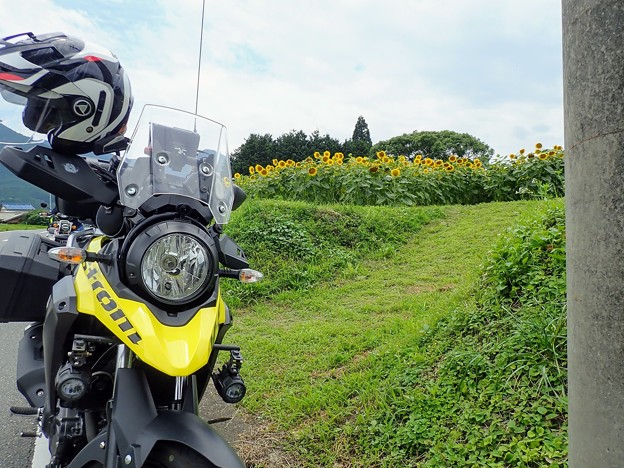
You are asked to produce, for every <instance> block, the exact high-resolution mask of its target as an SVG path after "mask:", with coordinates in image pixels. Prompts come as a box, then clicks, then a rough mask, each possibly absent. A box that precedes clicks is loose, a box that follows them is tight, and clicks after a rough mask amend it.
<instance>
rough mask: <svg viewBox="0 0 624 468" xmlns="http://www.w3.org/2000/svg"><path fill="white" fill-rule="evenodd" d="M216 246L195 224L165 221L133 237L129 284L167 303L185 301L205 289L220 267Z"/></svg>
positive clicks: (127, 258)
mask: <svg viewBox="0 0 624 468" xmlns="http://www.w3.org/2000/svg"><path fill="white" fill-rule="evenodd" d="M216 259H217V254H216V247H215V245H214V242H213V241H212V239H211V238H210V237H209V236H208V234H207V233H206V232H205V231H204V230H202V229H201V228H199V227H198V226H195V225H193V224H189V223H183V222H179V221H165V222H162V223H158V224H156V225H153V226H150V227H148V228H147V229H145V230H144V231H143V232H141V233H140V234H138V235H137V236H136V238H135V239H134V240H133V242H132V244H131V245H130V248H129V249H128V253H127V256H126V278H127V280H128V282H129V283H130V285H132V286H134V287H135V288H138V289H139V290H142V291H145V292H147V293H148V294H149V295H150V296H152V297H153V298H155V299H156V300H157V301H159V302H163V303H165V304H174V305H175V304H185V303H188V302H191V301H193V300H194V299H196V298H198V297H199V296H201V295H202V294H203V293H204V292H206V291H207V290H208V289H209V288H210V285H212V284H213V282H214V280H215V277H216V271H218V270H217V268H216V267H217V260H216Z"/></svg>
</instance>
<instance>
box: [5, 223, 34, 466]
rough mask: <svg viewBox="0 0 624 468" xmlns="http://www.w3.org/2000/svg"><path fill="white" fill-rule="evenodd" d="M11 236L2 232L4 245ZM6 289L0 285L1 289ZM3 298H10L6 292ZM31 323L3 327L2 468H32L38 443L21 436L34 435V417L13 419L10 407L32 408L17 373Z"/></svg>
mask: <svg viewBox="0 0 624 468" xmlns="http://www.w3.org/2000/svg"><path fill="white" fill-rule="evenodd" d="M9 234H10V233H6V232H0V244H1V243H2V242H3V241H4V240H5V239H6V238H7V237H8V235H9ZM1 287H2V285H0V288H1ZM0 291H1V292H0V294H2V293H4V294H8V291H2V290H1V289H0ZM27 325H28V323H0V356H1V357H2V359H1V361H0V415H1V417H2V423H1V424H0V467H2V468H5V467H6V468H24V467H30V466H31V464H30V462H31V458H32V453H33V446H34V440H33V439H31V438H22V437H20V436H19V434H20V432H22V431H34V429H35V418H34V417H33V416H13V415H12V414H11V413H10V412H9V407H10V406H28V403H27V402H26V400H25V399H24V397H23V396H22V395H21V394H20V393H19V392H18V391H17V386H16V385H15V371H16V366H17V343H18V342H19V340H20V338H21V337H22V336H23V334H24V329H25V328H26V326H27Z"/></svg>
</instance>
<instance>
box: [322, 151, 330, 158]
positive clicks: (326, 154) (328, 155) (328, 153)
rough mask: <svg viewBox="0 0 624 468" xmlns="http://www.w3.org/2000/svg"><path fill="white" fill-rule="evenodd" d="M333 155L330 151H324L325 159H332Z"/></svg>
mask: <svg viewBox="0 0 624 468" xmlns="http://www.w3.org/2000/svg"><path fill="white" fill-rule="evenodd" d="M330 156H331V153H330V152H329V151H323V157H328V158H329V157H330Z"/></svg>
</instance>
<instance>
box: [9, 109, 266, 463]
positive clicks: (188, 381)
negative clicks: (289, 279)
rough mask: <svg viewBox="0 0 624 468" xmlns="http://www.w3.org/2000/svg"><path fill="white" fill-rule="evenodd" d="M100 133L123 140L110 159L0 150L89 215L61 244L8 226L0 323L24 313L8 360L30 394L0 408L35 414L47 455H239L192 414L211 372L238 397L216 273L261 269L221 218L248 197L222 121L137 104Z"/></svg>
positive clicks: (246, 277) (12, 164)
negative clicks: (133, 116)
mask: <svg viewBox="0 0 624 468" xmlns="http://www.w3.org/2000/svg"><path fill="white" fill-rule="evenodd" d="M112 144H113V145H114V146H111V148H108V149H112V150H119V148H120V147H125V146H127V148H125V150H124V151H123V156H121V153H120V157H113V158H112V159H111V160H110V161H106V162H103V161H99V160H97V159H90V158H83V157H78V156H75V155H67V154H62V153H60V152H57V151H55V150H54V149H52V148H49V147H45V146H43V145H35V146H26V145H22V146H19V145H11V146H5V147H4V149H3V150H2V152H1V153H0V162H1V163H2V164H3V165H5V166H6V167H7V168H9V169H10V170H11V171H12V172H13V173H15V174H16V175H17V176H19V177H21V178H23V179H25V180H27V181H29V182H31V183H33V184H35V185H37V186H39V187H41V188H42V189H44V190H46V191H49V192H51V193H53V194H54V195H56V205H57V207H58V209H59V211H60V212H62V213H64V214H67V215H69V216H75V217H79V218H81V219H88V220H90V221H91V223H90V224H92V225H93V226H94V227H93V228H92V229H85V230H82V231H74V232H72V233H71V234H70V236H69V238H68V240H67V243H66V244H63V245H61V244H58V243H56V242H54V241H53V240H51V239H47V238H45V237H43V236H41V235H39V234H37V233H34V234H24V233H20V234H15V235H14V236H13V237H11V238H10V239H9V240H8V241H7V242H6V243H5V245H4V246H3V247H2V250H1V251H0V279H1V280H2V282H3V285H4V287H5V288H6V289H5V290H6V291H12V294H7V296H8V297H5V298H3V299H1V300H0V302H1V303H0V321H4V322H13V321H32V322H33V323H32V325H30V326H29V327H28V328H27V329H26V331H25V333H24V337H23V338H22V339H21V341H20V344H19V353H18V369H17V386H18V388H19V390H20V392H21V393H22V394H23V395H24V397H25V398H26V400H27V401H28V406H25V407H14V408H12V411H13V412H14V413H17V414H33V415H36V416H38V418H39V429H38V431H39V432H40V433H41V434H42V435H43V436H45V438H47V439H48V441H49V450H50V462H49V464H48V466H49V467H50V468H57V467H66V466H68V467H84V466H87V467H97V466H104V467H121V466H123V467H140V466H159V467H161V466H165V467H191V466H193V467H195V466H209V467H213V466H219V467H236V466H244V465H243V463H242V462H241V461H240V459H239V457H238V456H237V455H236V453H235V451H234V450H233V449H232V448H231V447H230V446H229V445H228V444H227V443H226V442H225V441H224V440H223V439H222V438H221V437H220V436H219V435H218V434H217V433H216V431H215V430H214V429H212V428H211V426H210V425H208V424H207V423H206V422H204V421H203V420H202V419H200V417H199V416H198V408H199V402H200V400H201V398H202V395H203V394H204V392H205V391H206V388H207V386H208V384H209V383H210V380H212V381H213V382H214V385H215V387H216V389H217V391H218V393H219V395H220V396H221V397H222V398H223V400H224V401H226V402H228V403H236V402H238V401H240V400H241V399H242V398H243V396H244V395H245V384H244V382H243V379H242V378H241V375H240V370H241V366H242V362H243V359H242V356H241V352H240V348H239V347H238V346H235V345H229V344H225V343H224V341H223V340H224V336H225V334H226V332H227V330H228V329H229V328H230V327H231V325H232V316H231V314H230V311H229V309H228V307H227V305H226V304H225V303H224V301H223V299H222V297H221V293H220V282H221V280H222V279H223V278H234V279H237V280H240V281H243V282H254V281H258V280H260V279H261V278H262V275H261V273H259V272H257V271H255V270H251V269H249V265H248V261H247V258H246V256H245V254H244V252H243V251H242V250H241V248H240V247H239V246H238V245H237V244H236V243H235V242H234V241H233V240H232V239H230V238H229V237H228V236H227V235H226V234H224V233H223V229H222V228H223V225H224V224H226V223H227V222H228V220H229V218H230V213H231V211H232V210H234V209H235V208H236V207H238V206H239V205H240V204H241V203H242V202H243V200H244V198H245V195H244V192H243V191H242V190H241V189H240V188H238V187H237V186H235V185H234V184H233V182H232V177H231V169H230V162H229V155H228V149H227V141H226V129H225V127H224V126H223V125H221V124H219V123H217V122H215V121H212V120H209V119H206V118H204V117H201V116H199V115H196V114H193V113H187V112H184V111H180V110H176V109H171V108H165V107H158V106H145V108H144V109H143V111H142V113H141V116H140V118H139V122H138V124H137V126H136V130H135V131H134V134H133V135H132V137H131V139H130V141H129V142H128V141H126V142H125V144H124V143H123V142H121V143H120V141H119V139H117V140H116V141H114V142H113V143H112ZM120 145H121V146H120ZM101 149H102V150H104V151H102V152H105V150H107V148H106V147H105V146H104V147H103V148H101ZM220 353H225V359H223V360H222V361H223V362H222V365H221V366H217V361H218V360H217V356H218V355H219V354H220ZM33 435H34V434H33ZM37 435H39V434H37Z"/></svg>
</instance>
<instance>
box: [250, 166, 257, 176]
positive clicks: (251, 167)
mask: <svg viewBox="0 0 624 468" xmlns="http://www.w3.org/2000/svg"><path fill="white" fill-rule="evenodd" d="M254 172H256V170H255V169H254V167H253V166H249V175H253V173H254Z"/></svg>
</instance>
